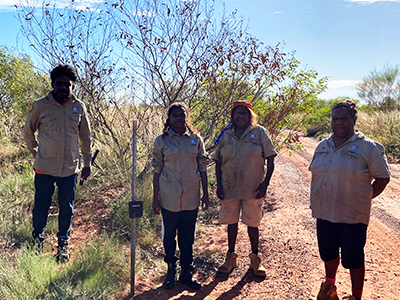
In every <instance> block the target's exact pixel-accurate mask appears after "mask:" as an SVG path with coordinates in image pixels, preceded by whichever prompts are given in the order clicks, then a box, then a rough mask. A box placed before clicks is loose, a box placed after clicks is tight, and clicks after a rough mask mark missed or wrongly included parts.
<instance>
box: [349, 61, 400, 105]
mask: <svg viewBox="0 0 400 300" xmlns="http://www.w3.org/2000/svg"><path fill="white" fill-rule="evenodd" d="M356 89H357V93H358V96H359V97H360V98H361V99H363V100H365V101H366V102H367V103H368V105H371V106H373V107H376V108H379V109H381V110H393V109H395V108H399V107H400V69H399V66H398V65H396V66H391V65H389V64H386V65H385V66H384V67H383V68H382V70H376V69H374V70H373V71H371V72H370V73H369V74H368V75H367V76H365V77H364V78H363V80H362V82H360V83H358V84H357V85H356Z"/></svg>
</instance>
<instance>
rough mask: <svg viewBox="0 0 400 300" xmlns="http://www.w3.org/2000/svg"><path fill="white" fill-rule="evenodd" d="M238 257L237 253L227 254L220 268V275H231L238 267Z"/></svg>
mask: <svg viewBox="0 0 400 300" xmlns="http://www.w3.org/2000/svg"><path fill="white" fill-rule="evenodd" d="M237 257H238V255H237V254H236V253H235V252H227V253H226V257H225V262H224V264H223V265H222V266H220V267H219V268H218V272H219V273H226V274H227V273H230V272H232V270H233V269H234V268H236V267H237V264H236V258H237Z"/></svg>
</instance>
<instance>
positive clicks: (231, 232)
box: [228, 223, 238, 250]
mask: <svg viewBox="0 0 400 300" xmlns="http://www.w3.org/2000/svg"><path fill="white" fill-rule="evenodd" d="M237 233H238V223H235V224H230V225H228V247H229V250H233V249H235V245H236V237H237Z"/></svg>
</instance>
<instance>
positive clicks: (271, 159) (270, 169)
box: [256, 155, 275, 199]
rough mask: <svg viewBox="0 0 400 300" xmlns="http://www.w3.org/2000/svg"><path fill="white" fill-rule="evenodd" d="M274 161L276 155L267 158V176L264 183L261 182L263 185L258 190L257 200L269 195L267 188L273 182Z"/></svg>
mask: <svg viewBox="0 0 400 300" xmlns="http://www.w3.org/2000/svg"><path fill="white" fill-rule="evenodd" d="M274 159H275V156H274V155H272V156H269V157H267V174H266V175H265V178H264V181H263V182H261V184H260V185H259V186H258V187H257V189H256V192H257V195H256V198H257V199H260V198H263V197H264V196H265V194H266V193H267V188H268V185H269V182H270V180H271V177H272V173H273V172H274V169H275V163H274Z"/></svg>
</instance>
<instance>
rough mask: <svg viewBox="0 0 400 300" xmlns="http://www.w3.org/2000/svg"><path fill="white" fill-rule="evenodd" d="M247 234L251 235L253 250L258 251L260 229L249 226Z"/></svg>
mask: <svg viewBox="0 0 400 300" xmlns="http://www.w3.org/2000/svg"><path fill="white" fill-rule="evenodd" d="M247 232H248V234H249V239H250V244H251V249H252V250H253V249H258V239H259V231H258V227H250V226H247Z"/></svg>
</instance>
